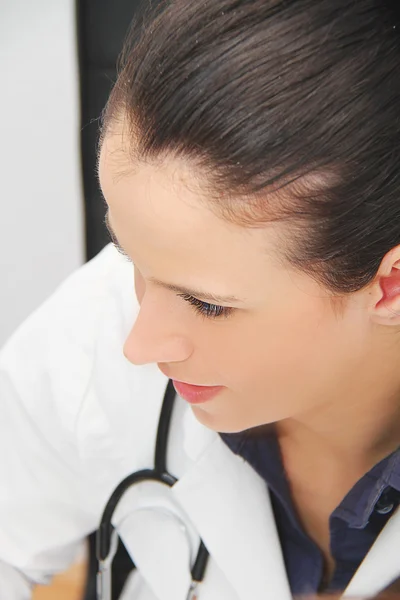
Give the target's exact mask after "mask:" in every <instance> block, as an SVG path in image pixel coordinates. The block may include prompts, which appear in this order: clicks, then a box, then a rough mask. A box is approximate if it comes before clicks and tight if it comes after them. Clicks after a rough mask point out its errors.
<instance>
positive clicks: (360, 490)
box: [220, 426, 400, 594]
mask: <svg viewBox="0 0 400 600" xmlns="http://www.w3.org/2000/svg"><path fill="white" fill-rule="evenodd" d="M220 436H221V438H222V439H223V441H224V442H225V443H226V444H227V446H228V447H229V448H230V449H231V450H232V451H233V452H234V453H235V454H238V455H239V456H241V457H243V458H244V459H245V460H246V461H247V462H248V463H249V464H250V465H251V466H252V467H253V468H254V469H255V471H257V473H258V474H259V475H261V477H262V478H263V479H264V480H265V482H266V483H267V485H268V488H269V491H270V495H271V502H272V508H273V511H274V515H275V520H276V525H277V529H278V534H279V538H280V542H281V546H282V553H283V557H284V561H285V566H286V572H287V575H288V579H289V583H290V587H291V591H292V594H314V593H317V592H322V591H324V592H331V591H332V592H333V591H342V590H344V589H345V587H346V586H347V584H348V583H349V582H350V579H351V578H352V576H353V575H354V573H355V571H356V570H357V568H358V567H359V565H360V563H361V562H362V560H363V559H364V557H365V555H366V554H367V552H368V550H369V549H370V547H371V546H372V544H373V543H374V541H375V539H376V537H377V535H378V533H379V532H380V531H381V529H382V528H383V526H384V525H385V524H386V522H387V521H388V520H389V519H390V517H391V516H392V514H393V513H394V511H395V509H396V507H397V506H398V504H399V503H400V448H399V449H398V450H397V451H396V452H394V453H393V454H391V455H390V456H388V457H387V458H385V459H384V460H382V461H381V462H379V463H378V464H377V465H375V466H374V467H373V468H372V469H371V470H370V471H369V472H368V473H367V474H366V475H364V477H362V478H361V479H360V480H359V481H358V482H357V483H356V484H355V485H354V487H353V488H352V489H351V490H350V492H349V493H348V494H347V495H346V496H345V498H344V499H343V500H342V502H341V503H340V505H339V506H338V507H337V508H336V509H335V510H334V511H333V513H332V514H331V516H330V520H329V529H330V545H331V553H332V556H333V558H334V560H335V571H334V573H333V576H332V579H331V581H330V582H329V583H328V584H327V585H326V584H325V583H324V580H323V574H324V560H323V555H322V553H321V551H320V550H319V548H318V546H317V545H316V544H315V543H314V542H313V541H312V540H311V539H310V538H309V536H308V535H307V534H306V533H305V531H304V530H303V528H302V526H301V524H300V520H299V517H298V515H297V513H296V509H295V507H294V504H293V501H292V499H291V494H290V488H289V484H288V481H287V479H286V476H285V472H284V468H283V464H282V458H281V454H280V449H279V443H278V440H277V437H276V435H275V434H274V429H273V427H272V426H271V427H268V428H257V429H255V430H249V431H245V432H243V433H234V434H231V433H229V434H227V433H223V434H220Z"/></svg>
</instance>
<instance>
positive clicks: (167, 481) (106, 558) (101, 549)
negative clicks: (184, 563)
mask: <svg viewBox="0 0 400 600" xmlns="http://www.w3.org/2000/svg"><path fill="white" fill-rule="evenodd" d="M175 395H176V392H175V388H174V386H173V383H172V381H171V380H169V381H168V385H167V387H166V390H165V394H164V400H163V404H162V408H161V412H160V418H159V421H158V429H157V439H156V446H155V457H154V468H153V469H143V470H141V471H136V473H132V474H131V475H128V477H126V478H125V479H124V480H123V481H121V483H120V484H119V485H118V486H117V487H116V488H115V490H114V492H113V493H112V494H111V496H110V499H109V500H108V502H107V504H106V507H105V509H104V511H103V515H102V517H101V521H100V525H99V529H98V530H97V536H96V555H97V560H98V563H99V567H98V573H97V600H112V598H111V565H112V561H113V559H114V556H115V553H116V551H117V546H118V533H117V530H116V529H115V527H114V526H113V525H112V523H111V519H112V517H113V515H114V512H115V509H116V508H117V505H118V503H119V501H120V500H121V498H122V496H123V495H124V494H125V492H126V491H127V490H128V489H129V488H131V487H132V486H133V485H136V484H137V483H141V482H143V481H157V482H159V483H162V484H163V485H167V486H168V487H172V486H173V485H174V484H175V483H176V482H177V479H176V477H174V476H173V475H171V474H170V473H169V472H168V470H167V465H166V457H167V448H168V436H169V432H170V424H171V416H172V410H173V407H174V402H175ZM142 510H143V509H142ZM152 510H157V511H158V510H160V511H161V512H166V511H165V509H158V508H154V509H152ZM168 516H170V517H171V518H172V519H175V520H176V521H178V523H179V526H180V528H181V529H182V530H183V531H184V533H185V535H186V537H187V539H188V543H189V547H190V546H191V544H190V538H189V532H188V530H187V527H186V525H185V523H184V522H183V520H181V519H180V518H179V517H177V516H176V515H174V514H172V513H168ZM208 558H209V554H208V550H207V548H206V547H205V545H204V543H203V541H202V540H201V539H200V545H199V549H198V551H197V555H196V556H195V558H194V560H192V561H191V569H190V570H191V577H192V580H191V583H190V587H189V591H188V594H187V597H186V600H196V598H197V593H196V592H197V588H198V585H199V584H200V583H201V582H202V581H203V579H204V574H205V571H206V567H207V562H208Z"/></svg>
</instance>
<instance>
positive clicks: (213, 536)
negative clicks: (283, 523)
mask: <svg viewBox="0 0 400 600" xmlns="http://www.w3.org/2000/svg"><path fill="white" fill-rule="evenodd" d="M184 431H185V442H184V443H185V449H186V452H187V453H188V454H189V456H191V457H192V458H193V459H194V461H195V462H194V464H193V465H192V467H190V468H189V469H188V470H187V471H186V473H185V474H184V475H183V476H182V477H181V478H180V480H179V481H178V482H177V483H176V484H175V486H174V487H173V493H174V495H175V497H176V499H177V500H178V502H179V503H180V505H181V506H182V507H183V509H184V510H185V511H186V513H187V514H188V516H189V518H190V519H191V521H192V523H193V524H194V526H195V527H196V529H197V531H198V533H199V535H200V536H201V537H202V539H203V541H204V543H205V545H206V547H207V548H208V551H209V552H210V555H211V556H212V558H213V560H215V561H216V563H217V564H218V566H219V568H220V569H221V570H222V571H223V572H224V574H225V576H226V578H227V580H228V581H229V582H230V583H231V585H232V586H233V588H234V589H235V591H236V592H237V594H238V596H239V598H240V599H241V600H249V598H279V600H285V599H289V598H291V594H290V589H289V584H288V581H287V577H286V572H285V567H284V563H283V559H282V554H281V549H280V543H279V539H278V534H277V531H276V526H275V520H274V517H273V513H272V508H271V503H270V499H269V494H268V491H267V486H266V485H265V482H264V481H263V480H262V479H261V478H260V477H259V475H257V473H256V472H255V471H254V470H253V469H252V468H251V467H250V466H249V465H248V464H247V463H246V462H245V461H244V460H243V459H242V458H240V457H239V456H237V455H235V454H233V453H232V452H231V451H230V450H229V448H228V447H227V446H226V445H225V444H224V442H223V441H222V440H221V438H220V437H219V436H218V435H217V434H215V433H213V432H210V431H208V430H206V428H204V427H203V426H201V425H200V424H199V423H198V422H197V421H196V420H195V418H194V416H193V414H192V413H191V411H190V413H188V414H187V415H186V423H185V427H184ZM211 438H212V439H211Z"/></svg>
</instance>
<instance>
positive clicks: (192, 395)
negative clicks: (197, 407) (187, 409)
mask: <svg viewBox="0 0 400 600" xmlns="http://www.w3.org/2000/svg"><path fill="white" fill-rule="evenodd" d="M172 383H173V384H174V388H175V390H176V391H177V393H178V394H179V395H180V396H181V398H183V399H184V400H186V401H187V402H190V404H202V403H203V402H207V401H208V400H211V399H212V398H214V397H215V396H216V395H217V394H218V393H219V392H220V391H221V390H223V389H224V386H222V385H213V386H205V385H192V384H191V383H183V382H182V381H176V380H175V379H173V380H172Z"/></svg>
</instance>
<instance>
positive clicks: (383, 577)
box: [344, 508, 400, 598]
mask: <svg viewBox="0 0 400 600" xmlns="http://www.w3.org/2000/svg"><path fill="white" fill-rule="evenodd" d="M399 576H400V508H399V509H398V510H397V512H396V513H395V514H394V515H393V516H392V517H391V519H390V520H389V521H388V523H387V525H386V526H385V527H384V529H383V530H382V532H381V533H380V535H379V536H378V538H377V540H376V541H375V543H374V544H373V546H372V548H371V550H370V551H369V552H368V554H367V556H366V557H365V559H364V561H363V562H362V563H361V565H360V567H359V569H358V570H357V572H356V574H355V575H354V577H353V579H352V580H351V582H350V583H349V585H348V587H347V589H346V591H345V593H344V597H346V598H347V597H350V596H359V597H366V598H368V597H370V596H374V595H375V594H377V593H378V592H380V591H381V590H382V589H384V588H385V587H387V586H388V585H389V584H390V583H391V582H392V581H394V580H395V579H396V578H397V577H399Z"/></svg>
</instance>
